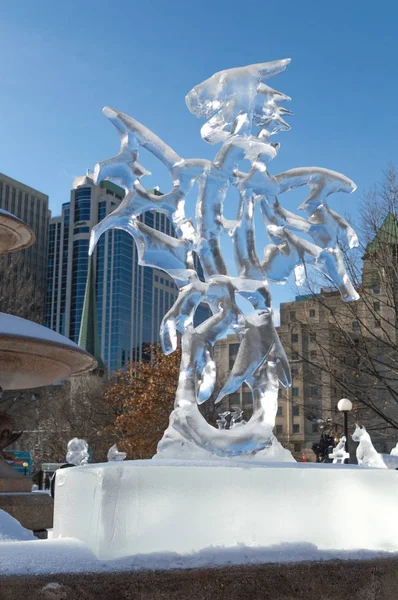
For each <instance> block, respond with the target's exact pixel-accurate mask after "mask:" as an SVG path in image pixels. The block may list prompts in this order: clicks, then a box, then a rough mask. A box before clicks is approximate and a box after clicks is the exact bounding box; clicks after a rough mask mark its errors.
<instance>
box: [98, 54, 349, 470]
mask: <svg viewBox="0 0 398 600" xmlns="http://www.w3.org/2000/svg"><path fill="white" fill-rule="evenodd" d="M289 62H290V59H285V60H277V61H274V62H269V63H260V64H255V65H250V66H247V67H240V68H235V69H228V70H225V71H221V72H219V73H216V74H215V75H213V76H212V77H210V78H209V79H207V80H206V81H204V82H203V83H201V84H199V85H197V86H196V87H194V88H193V90H191V91H190V92H189V94H188V95H187V97H186V104H187V106H188V109H189V110H190V111H191V112H192V113H193V114H194V115H196V116H197V117H201V118H204V120H205V124H204V125H203V127H202V129H201V135H202V138H203V139H204V140H205V141H206V142H208V143H210V144H218V143H219V144H221V147H220V149H219V150H218V152H217V153H216V155H215V158H214V160H213V161H210V160H204V159H199V158H193V159H186V158H183V157H181V156H180V155H178V154H177V153H176V152H175V151H174V150H172V148H170V147H169V146H168V145H167V144H166V143H165V142H164V141H163V140H161V139H160V138H159V137H158V136H157V135H155V134H154V133H153V132H152V131H150V130H149V129H148V128H147V127H145V126H144V125H142V124H141V123H139V122H138V121H136V120H134V119H132V118H131V117H129V116H127V115H125V114H123V113H121V112H118V111H116V110H114V109H112V108H108V107H106V108H104V113H105V115H106V116H107V117H108V118H109V120H110V121H111V123H112V124H113V125H114V126H115V128H116V130H117V132H118V134H119V137H120V142H121V148H120V152H119V154H118V155H117V156H115V157H114V158H111V159H108V160H105V161H102V162H100V163H98V164H97V165H96V167H95V180H96V182H97V183H99V182H100V181H102V180H104V179H110V180H111V181H113V182H115V183H117V184H119V185H121V186H123V187H124V189H125V191H126V196H125V198H124V200H123V202H122V203H121V204H120V205H119V207H118V208H117V209H116V210H115V211H114V212H113V213H112V214H110V215H108V216H107V217H105V219H104V220H103V221H101V223H99V224H98V225H97V226H96V227H95V228H94V229H93V231H92V234H91V243H90V253H92V252H93V250H94V247H95V245H96V243H97V241H98V239H99V237H100V236H101V234H102V233H104V232H105V231H107V230H108V229H111V228H118V229H122V230H125V231H127V232H128V233H130V234H131V235H132V236H133V238H134V239H135V242H136V244H137V248H138V254H139V261H140V264H141V265H144V266H150V267H156V268H157V269H161V270H164V271H165V272H166V273H168V274H169V275H171V277H173V278H174V280H175V282H176V285H177V287H178V288H179V295H178V298H177V300H176V302H175V304H174V306H173V307H172V308H171V309H170V310H169V312H168V313H167V314H166V315H165V317H164V319H163V322H162V325H161V331H160V337H161V342H162V347H163V351H164V352H165V353H166V354H169V353H171V352H173V351H174V350H175V349H176V347H177V343H178V338H179V336H181V346H182V360H181V370H180V377H179V383H178V389H177V394H176V400H175V408H174V411H173V412H172V414H171V416H170V424H169V427H168V429H167V430H166V432H165V434H164V436H163V439H162V440H161V442H160V443H159V446H158V454H157V457H161V458H163V457H164V458H167V457H170V458H177V457H178V458H181V457H189V458H192V457H197V458H199V457H200V458H215V457H219V458H222V457H239V456H246V457H247V456H250V457H254V456H255V457H260V456H261V457H264V456H265V457H266V459H272V458H274V459H276V458H278V459H279V460H284V459H286V460H292V458H291V455H290V453H288V452H284V450H283V449H282V447H281V446H280V445H279V444H278V442H277V440H276V439H275V437H274V436H273V433H272V430H273V427H274V424H275V416H276V411H277V397H278V388H279V385H280V384H281V385H282V386H290V385H291V375H290V368H289V363H288V360H287V357H286V354H285V352H284V350H283V347H282V345H281V342H280V341H279V338H278V334H277V332H276V329H275V326H274V323H273V314H272V308H271V295H270V291H269V282H274V283H284V282H286V281H287V279H288V278H289V277H290V275H291V274H292V273H294V276H295V278H296V281H297V282H298V283H302V282H303V280H304V278H305V275H306V265H307V264H309V263H311V264H312V265H314V267H315V268H316V269H319V270H320V271H321V272H322V273H324V274H325V275H326V277H328V278H329V280H330V281H331V282H332V283H333V284H334V285H335V286H336V287H337V288H338V289H339V290H340V293H341V296H342V298H343V300H344V301H351V300H356V299H358V294H357V293H356V291H355V289H354V288H353V285H352V283H351V281H350V279H349V277H348V274H347V272H346V269H345V267H344V263H343V259H342V255H341V252H340V249H339V242H340V241H343V242H345V243H346V244H347V245H348V246H349V247H351V248H352V247H354V246H357V245H358V239H357V236H356V234H355V232H354V231H353V230H352V228H351V227H350V225H349V224H348V223H347V221H345V219H343V218H342V217H341V216H340V215H338V214H337V213H336V212H334V211H333V210H332V209H331V208H329V205H328V200H329V196H331V195H332V194H333V193H336V192H345V193H351V192H353V191H354V190H355V189H356V186H355V184H354V183H353V182H352V181H351V180H350V179H348V178H347V177H345V176H344V175H341V174H340V173H336V172H335V171H330V170H327V169H323V168H319V167H300V168H296V169H291V170H288V171H284V172H282V173H279V174H277V175H272V174H271V173H270V172H269V171H268V164H269V163H270V162H271V160H273V159H274V158H275V157H276V155H277V153H278V151H279V147H280V144H279V143H275V142H272V141H271V136H272V135H274V134H277V133H279V132H280V131H286V130H288V129H290V127H289V125H288V124H287V122H286V121H285V116H287V115H290V114H291V113H290V111H289V110H287V109H285V108H283V107H281V106H280V103H285V102H287V101H289V100H290V98H289V97H288V96H286V95H284V94H282V93H281V92H278V91H276V90H274V89H272V88H271V87H269V86H268V85H267V84H266V83H265V82H266V80H267V79H269V78H270V77H272V76H274V75H277V74H278V73H282V72H283V71H284V70H285V69H286V67H287V65H288V64H289ZM140 147H141V148H144V149H146V150H148V151H149V152H151V153H152V154H153V155H154V156H156V157H157V158H158V159H159V160H160V161H161V162H162V163H163V164H164V165H165V166H166V168H167V169H168V171H169V173H170V176H171V179H172V188H171V189H170V191H168V192H167V193H165V194H163V195H161V196H159V195H155V194H152V193H150V192H148V191H147V190H146V189H145V187H144V186H143V185H142V183H141V178H142V177H143V176H145V175H146V174H147V173H148V171H147V170H146V169H145V167H144V166H142V165H141V164H140V163H139V162H138V158H139V150H140ZM244 160H248V161H249V162H250V168H249V170H248V171H247V172H246V171H244V170H243V169H244V165H243V161H244ZM194 185H196V190H197V200H196V212H195V216H194V218H189V216H188V215H187V214H186V212H185V199H186V197H187V194H188V193H189V192H190V191H191V190H192V188H193V186H194ZM300 186H307V187H308V189H309V195H308V196H307V198H306V199H305V200H304V202H303V203H302V204H301V205H300V206H299V209H301V210H302V211H303V213H304V215H305V216H299V215H296V214H294V213H292V212H289V211H288V210H286V209H284V208H283V207H282V205H281V204H280V201H279V197H280V196H281V195H282V194H283V193H285V192H288V191H290V190H293V189H295V188H298V187H300ZM232 187H235V188H236V189H237V190H238V193H239V198H240V199H239V205H238V208H237V213H236V219H234V220H228V219H227V218H226V217H225V215H224V204H225V203H227V202H228V201H229V198H228V191H229V190H230V188H232ZM145 211H158V212H160V213H163V214H164V215H166V216H167V217H168V219H170V221H171V222H172V224H173V226H174V231H175V237H173V236H169V235H166V234H164V233H161V232H159V231H156V230H154V229H152V228H151V227H148V226H147V225H146V224H144V223H143V222H142V220H141V218H140V216H141V215H142V213H143V212H145ZM257 212H259V215H262V219H263V221H264V226H265V230H266V232H267V234H268V238H269V241H270V243H269V244H268V245H266V246H265V248H264V255H263V257H260V256H258V255H257V252H256V245H255V213H257ZM223 234H228V236H229V237H230V239H231V242H232V246H233V253H234V258H235V263H236V269H237V275H236V276H231V275H230V273H229V271H228V268H227V265H226V262H225V260H224V257H223V255H222V252H221V245H220V238H221V236H222V235H223ZM303 236H305V237H303ZM195 253H196V255H197V256H198V257H199V259H200V262H201V265H202V267H203V271H204V277H205V281H201V280H200V279H199V277H198V274H197V272H196V270H195V267H194V254H195ZM237 295H240V296H242V297H243V298H245V299H246V300H248V301H249V303H250V304H251V306H252V310H251V312H250V313H249V314H244V313H243V312H242V311H241V310H240V308H239V307H238V304H237V302H236V299H237ZM200 303H206V304H208V306H209V307H210V309H211V312H212V316H211V317H210V318H209V319H207V320H206V321H204V322H203V323H201V325H199V326H198V327H194V324H193V323H194V314H195V311H196V309H197V307H198V305H199V304H200ZM230 331H232V332H235V334H236V335H237V337H238V340H239V342H240V348H239V352H238V355H237V358H236V361H235V364H234V366H233V368H232V371H231V373H230V374H229V376H228V378H227V381H226V382H225V384H224V386H223V387H222V389H221V391H220V392H219V394H218V397H217V400H216V401H217V402H221V401H222V400H223V398H225V397H226V396H228V395H229V394H232V393H233V392H235V391H236V390H237V389H238V388H239V387H240V386H241V385H242V384H243V383H246V384H247V385H248V386H249V387H250V389H251V392H252V397H253V415H252V417H251V419H250V420H249V421H248V422H247V423H246V424H245V425H244V426H240V427H232V428H229V429H226V428H225V427H224V426H223V422H222V419H221V420H220V422H219V423H218V429H217V428H215V427H212V426H211V425H209V424H208V423H207V421H206V420H205V419H204V418H203V417H202V416H201V413H200V411H199V409H198V404H201V403H203V402H206V401H207V400H208V399H209V398H210V396H211V395H212V393H213V391H214V386H215V381H216V365H215V360H214V345H215V343H216V342H217V340H218V339H220V338H222V337H223V336H225V335H226V334H227V332H230Z"/></svg>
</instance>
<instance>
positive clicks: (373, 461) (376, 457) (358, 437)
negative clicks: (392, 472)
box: [352, 425, 387, 469]
mask: <svg viewBox="0 0 398 600" xmlns="http://www.w3.org/2000/svg"><path fill="white" fill-rule="evenodd" d="M352 439H353V441H354V442H359V446H358V448H357V460H358V464H359V465H360V466H361V467H374V468H376V469H387V466H386V464H385V462H384V460H383V459H382V457H381V456H380V454H379V453H378V452H377V450H376V448H375V447H374V446H373V444H372V440H371V439H370V435H369V434H368V432H367V431H366V429H365V427H364V426H363V425H362V426H359V425H355V431H354V433H353V434H352Z"/></svg>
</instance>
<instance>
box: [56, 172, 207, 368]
mask: <svg viewBox="0 0 398 600" xmlns="http://www.w3.org/2000/svg"><path fill="white" fill-rule="evenodd" d="M155 193H158V194H159V195H160V192H157V191H156V190H155ZM123 196H124V190H122V189H121V188H119V187H118V186H116V185H114V184H113V183H111V182H109V181H103V182H101V183H100V184H99V185H98V186H97V185H95V184H94V182H93V179H92V177H91V176H89V175H86V176H85V177H80V178H77V179H76V180H75V181H74V185H73V190H72V191H71V198H70V202H68V203H66V204H64V205H63V207H62V215H61V216H60V217H54V218H53V219H51V223H50V245H49V255H48V267H49V268H48V281H47V297H46V325H47V327H49V328H51V329H54V330H55V331H59V332H60V333H62V334H63V335H66V336H67V337H69V338H70V339H72V340H73V341H75V342H78V341H79V333H80V332H81V334H82V336H81V338H80V342H82V340H83V343H84V344H85V343H87V341H88V338H90V345H91V347H92V348H94V347H95V345H96V346H97V348H98V351H99V353H100V356H101V358H102V361H103V363H104V364H105V365H106V367H107V368H108V369H109V370H111V371H112V370H114V369H118V368H120V367H122V366H123V365H124V364H125V363H127V362H128V361H130V360H140V359H141V358H142V354H143V350H144V348H145V344H148V343H156V342H158V341H159V328H160V323H161V320H162V318H163V316H164V315H165V313H166V312H167V311H168V310H169V309H170V308H171V306H172V305H173V303H174V301H175V299H176V298H177V294H178V290H177V287H176V285H175V283H174V281H173V280H172V279H171V278H170V277H169V276H168V275H167V274H166V273H164V272H163V271H159V270H156V269H152V268H149V267H141V266H139V264H138V252H137V248H136V246H135V243H134V240H133V238H132V237H131V236H130V235H129V234H128V233H126V232H125V231H121V230H110V231H107V232H106V233H105V234H104V235H103V236H102V237H101V238H100V240H99V242H98V245H97V249H96V251H95V253H94V255H93V259H92V263H91V264H90V277H89V278H88V273H89V256H88V248H89V240H90V232H91V229H92V227H94V225H96V224H97V223H98V222H99V221H101V220H102V219H103V218H104V217H105V216H106V215H108V214H109V213H111V212H112V211H113V210H115V208H116V207H117V206H118V205H119V204H120V202H121V201H122V199H123ZM140 218H141V220H143V221H144V222H145V223H146V224H147V225H149V226H151V227H154V228H155V229H158V230H159V231H163V232H165V233H168V234H169V235H173V227H172V225H171V223H170V221H169V220H168V219H167V218H166V217H165V215H162V214H160V213H154V212H147V213H144V214H143V215H142V216H141V217H140ZM87 279H88V286H87V290H86V283H87ZM90 287H91V288H94V291H95V293H94V291H93V289H91V290H90ZM85 297H86V305H84V300H85ZM84 306H85V308H84V310H85V315H84V319H83V328H82V331H81V324H82V317H83V307H84ZM94 312H95V314H96V318H95V319H94V320H93V317H92V315H93V313H94ZM88 313H90V314H88ZM208 314H209V313H208V311H207V309H206V308H205V307H200V311H199V312H198V318H202V319H203V318H205V317H206V316H207V315H208ZM89 319H91V325H90V326H88V321H89ZM93 328H94V329H96V331H93ZM90 349H91V348H90ZM92 351H93V350H92ZM97 357H98V356H97Z"/></svg>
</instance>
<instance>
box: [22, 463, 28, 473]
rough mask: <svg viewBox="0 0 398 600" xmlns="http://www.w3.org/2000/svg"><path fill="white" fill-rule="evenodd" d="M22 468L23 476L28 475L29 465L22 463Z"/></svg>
mask: <svg viewBox="0 0 398 600" xmlns="http://www.w3.org/2000/svg"><path fill="white" fill-rule="evenodd" d="M22 466H23V468H24V475H25V476H26V475H27V474H28V467H29V463H27V462H24V463H22Z"/></svg>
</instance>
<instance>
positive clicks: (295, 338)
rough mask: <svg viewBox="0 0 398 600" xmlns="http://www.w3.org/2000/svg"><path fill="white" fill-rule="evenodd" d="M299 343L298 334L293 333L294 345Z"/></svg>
mask: <svg viewBox="0 0 398 600" xmlns="http://www.w3.org/2000/svg"><path fill="white" fill-rule="evenodd" d="M298 341H299V336H298V333H292V344H296V343H297V342H298Z"/></svg>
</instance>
